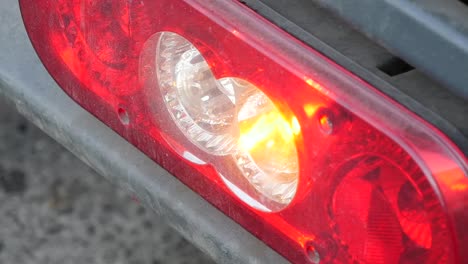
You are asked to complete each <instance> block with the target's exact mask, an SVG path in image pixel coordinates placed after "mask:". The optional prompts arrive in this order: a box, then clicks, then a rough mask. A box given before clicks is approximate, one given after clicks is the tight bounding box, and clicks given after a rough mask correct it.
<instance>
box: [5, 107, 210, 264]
mask: <svg viewBox="0 0 468 264" xmlns="http://www.w3.org/2000/svg"><path fill="white" fill-rule="evenodd" d="M0 201H1V203H0V263H4V264H10V263H12V264H22V263H34V264H55V263H57V264H59V263H60V264H63V263H79V264H81V263H83V264H91V263H112V264H114V263H115V264H119V263H125V264H126V263H129V264H140V263H141V264H157V263H212V261H211V260H210V259H209V258H208V257H207V256H205V255H204V254H203V253H201V252H200V251H199V250H198V249H196V248H195V247H194V246H193V245H191V244H190V243H189V242H187V241H186V240H184V239H183V238H182V237H181V236H179V235H178V234H176V233H175V231H173V230H172V229H171V228H169V227H168V226H167V225H166V224H165V223H164V222H162V221H161V220H160V219H158V218H157V217H156V216H155V215H154V214H152V213H151V212H149V211H148V210H145V208H143V207H142V206H140V205H139V204H138V203H137V202H135V201H133V200H132V199H131V197H130V196H129V195H128V194H127V193H125V192H123V191H121V190H119V189H117V188H115V187H114V186H112V185H111V184H110V183H109V182H107V181H106V180H104V178H102V177H101V176H99V175H96V173H94V172H93V170H92V169H90V168H89V167H87V166H86V165H85V164H83V163H82V162H80V161H79V160H78V159H77V158H75V157H74V156H73V155H72V154H71V153H69V152H68V151H67V150H65V149H64V148H63V147H62V146H60V145H59V144H57V143H56V142H55V141H54V140H52V139H51V138H49V137H48V136H46V135H45V134H44V133H42V132H41V131H40V130H39V129H37V128H36V127H34V126H33V125H32V124H30V123H29V122H27V121H26V120H25V119H24V118H22V117H21V116H20V115H18V114H17V113H16V112H15V110H13V109H12V108H11V107H8V106H7V105H5V104H4V103H3V100H2V99H1V98H0Z"/></svg>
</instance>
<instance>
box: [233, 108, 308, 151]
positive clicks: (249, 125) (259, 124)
mask: <svg viewBox="0 0 468 264" xmlns="http://www.w3.org/2000/svg"><path fill="white" fill-rule="evenodd" d="M240 131H241V136H240V138H239V145H240V146H241V147H242V148H243V149H245V150H248V151H250V150H253V149H254V148H255V147H256V146H257V145H259V144H260V143H265V144H266V147H267V148H272V147H273V146H278V145H282V144H289V143H292V142H293V141H294V137H295V135H298V134H299V133H300V131H301V127H300V124H299V122H298V121H297V118H296V117H293V118H292V119H291V123H289V122H288V121H287V120H286V119H285V118H284V117H283V116H282V115H281V113H279V112H278V111H271V112H268V113H266V114H263V115H261V116H260V117H258V118H256V119H254V120H253V121H251V120H247V121H243V122H241V124H240ZM278 143H280V144H278Z"/></svg>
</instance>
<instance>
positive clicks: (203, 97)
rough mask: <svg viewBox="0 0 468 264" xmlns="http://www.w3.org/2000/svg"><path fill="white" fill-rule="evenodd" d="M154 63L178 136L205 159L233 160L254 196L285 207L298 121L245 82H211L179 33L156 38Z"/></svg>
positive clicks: (292, 180)
mask: <svg viewBox="0 0 468 264" xmlns="http://www.w3.org/2000/svg"><path fill="white" fill-rule="evenodd" d="M157 64H158V67H157V68H158V72H157V73H158V80H159V85H160V89H161V93H162V96H163V100H164V102H165V104H166V106H167V108H168V109H169V113H170V115H171V117H172V119H173V120H174V121H175V123H176V124H177V126H178V127H179V128H180V130H181V131H182V133H183V134H184V135H185V136H186V137H187V138H188V139H189V140H190V141H191V142H192V143H194V144H195V145H196V146H197V147H199V148H201V149H202V150H204V151H205V152H207V153H209V154H212V155H216V156H226V155H232V156H233V158H234V160H235V164H236V165H237V168H238V169H239V170H240V172H241V173H242V175H243V176H244V177H245V178H246V179H247V180H248V182H249V183H250V184H251V185H252V186H253V187H254V188H255V190H256V191H257V192H258V193H260V194H261V195H264V196H265V197H267V198H268V199H271V200H273V201H274V202H276V203H280V204H288V203H289V202H290V201H291V200H292V198H293V197H294V194H295V192H296V187H297V179H298V170H299V169H298V161H297V160H298V158H297V153H296V147H295V142H294V139H295V135H296V134H298V133H300V127H299V124H298V122H297V120H296V119H293V120H290V121H288V120H286V118H285V117H284V116H283V115H282V113H281V112H280V111H279V110H278V109H277V108H276V107H275V105H274V103H273V102H272V101H271V100H270V99H269V98H268V97H267V96H266V95H265V94H264V93H263V92H261V91H260V90H259V89H258V88H257V87H255V86H254V85H252V84H250V83H249V82H247V81H244V80H241V79H237V78H230V77H227V78H221V79H216V78H215V76H214V75H213V73H212V71H211V68H210V66H209V65H208V63H207V61H206V60H205V59H204V58H203V56H202V55H201V53H200V51H199V50H198V49H196V48H195V47H194V46H193V45H192V44H191V43H190V42H189V41H187V40H186V39H185V38H183V37H181V36H180V35H178V34H175V33H170V32H164V33H160V39H159V44H158V48H157ZM230 173H232V172H228V173H223V175H225V176H224V177H223V179H229V177H228V176H226V175H229V174H230ZM231 184H232V183H231ZM228 186H229V185H228ZM254 196H255V195H254ZM244 200H245V199H244ZM249 200H250V199H249Z"/></svg>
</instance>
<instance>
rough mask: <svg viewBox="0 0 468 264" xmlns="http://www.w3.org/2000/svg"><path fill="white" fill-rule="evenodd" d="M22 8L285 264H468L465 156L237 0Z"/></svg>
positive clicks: (142, 145)
mask: <svg viewBox="0 0 468 264" xmlns="http://www.w3.org/2000/svg"><path fill="white" fill-rule="evenodd" d="M20 3H21V8H22V13H23V17H24V21H25V24H26V27H27V29H28V32H29V35H30V38H31V40H32V42H33V44H34V46H35V48H36V50H37V52H38V54H39V56H40V57H41V59H42V61H43V63H44V65H45V66H46V67H47V69H48V70H49V72H50V73H51V75H52V76H53V77H54V78H55V80H56V81H57V82H58V83H59V84H60V86H61V87H62V88H63V89H64V90H65V91H66V92H67V93H68V94H69V95H70V96H71V97H72V98H73V99H74V100H76V101H77V102H78V103H79V104H80V105H82V106H83V107H84V108H86V109H87V110H88V111H90V112H91V113H93V114H94V115H95V116H96V117H98V118H99V119H100V120H102V121H103V122H104V123H106V124H107V125H108V126H110V127H111V128H113V129H114V130H115V131H116V132H117V133H119V134H120V135H122V136H123V137H124V138H126V139H127V140H128V141H129V142H131V143H132V144H134V145H135V146H136V147H138V148H139V149H140V150H142V151H143V152H145V153H146V154H147V155H148V156H149V157H151V158H152V159H154V160H155V161H156V162H157V163H159V164H161V165H162V166H163V167H164V168H166V169H167V170H168V171H170V172H171V173H172V174H174V175H175V176H176V177H178V178H179V179H180V180H181V181H183V182H184V183H185V184H187V185H188V186H189V187H191V188H192V189H193V190H194V191H196V192H197V193H199V194H200V195H201V196H203V197H204V198H205V199H206V200H208V201H209V202H211V203H212V204H213V205H215V206H216V207H218V208H219V209H220V210H222V211H223V212H224V213H225V214H226V215H228V216H229V217H231V218H233V219H234V220H235V221H237V222H238V223H239V224H241V225H242V226H243V227H245V228H246V229H248V230H249V231H250V232H252V233H253V234H255V235H256V236H257V237H259V238H260V239H262V240H263V241H265V242H266V243H267V244H268V245H269V246H271V247H272V248H274V249H275V250H277V251H278V252H279V253H281V254H282V255H284V256H285V257H287V258H288V259H289V260H291V261H293V262H298V263H299V262H310V263H317V262H321V263H327V262H337V263H349V262H363V263H410V262H411V263H413V262H417V261H420V262H426V263H461V262H465V261H466V260H468V255H467V253H465V251H464V250H463V249H464V248H463V245H466V244H468V232H467V231H466V229H465V225H466V224H468V215H467V214H466V212H467V208H466V207H467V204H468V202H467V201H468V180H467V178H466V175H467V165H466V161H465V159H464V157H463V155H462V154H460V153H459V151H458V150H457V149H456V148H455V147H454V145H453V144H452V143H451V142H450V141H448V140H447V139H446V137H445V136H444V135H443V134H441V133H440V132H438V131H437V130H436V129H434V128H433V127H432V126H430V125H428V124H427V123H425V122H424V121H422V120H421V119H419V118H418V117H417V116H415V115H414V114H412V113H411V112H409V111H407V110H406V109H404V108H403V107H401V106H400V105H398V104H396V103H395V102H393V101H391V100H390V99H388V98H387V97H385V96H384V95H382V94H381V93H379V92H378V91H376V90H375V89H374V88H373V87H370V86H369V85H368V84H366V83H365V82H363V81H362V80H360V79H358V78H357V77H355V76H353V75H351V74H350V73H349V72H347V71H346V70H344V69H342V68H341V67H339V66H338V65H336V64H334V63H333V62H331V61H329V60H328V59H326V58H325V57H323V56H322V55H320V54H318V53H317V52H316V51H314V50H312V49H311V48H309V47H307V46H305V45H303V44H302V43H300V42H298V41H297V40H295V39H294V38H292V37H291V36H289V35H288V34H286V33H285V32H283V31H281V30H280V29H278V28H276V27H275V26H273V25H271V24H270V23H269V22H267V21H265V20H263V19H262V18H260V17H259V16H258V15H256V14H255V13H253V12H251V11H250V10H248V9H247V8H246V7H245V6H243V5H241V4H240V3H237V2H231V1H221V0H216V1H201V0H185V1H182V0H159V1H150V0H142V1H124V0H119V1H110V0H103V1H91V0H73V1H69V0H67V1H65V0H54V1H49V0H21V1H20ZM168 47H169V48H168ZM174 61H175V62H174ZM171 67H172V68H171ZM165 74H167V76H169V77H167V78H168V79H167V80H170V81H168V82H167V83H166V84H164V82H163V81H162V79H164V78H165V76H166V75H165ZM171 76H172V77H171ZM171 78H172V79H171ZM200 84H203V85H200ZM174 87H175V88H174ZM194 87H195V88H194ZM233 87H234V88H235V89H234V88H233ZM171 89H176V90H175V91H176V92H177V93H174V94H176V95H177V96H178V97H177V96H175V97H177V98H175V97H174V96H173V94H172V92H171V91H172V90H171ZM177 89H178V90H177ZM239 91H240V92H239ZM171 96H172V97H171ZM187 98H189V99H187ZM252 98H253V99H252ZM176 99H177V100H176ZM238 102H242V103H241V104H240V105H239V103H238ZM231 104H232V106H231ZM212 105H215V106H216V107H211V106H212ZM230 107H231V108H230ZM243 109H244V110H243ZM245 109H247V110H245ZM259 109H260V110H261V111H260V110H259ZM252 111H253V112H255V111H257V112H255V114H256V115H254V114H252ZM262 111H263V112H262ZM251 114H252V115H251ZM240 116H242V118H245V119H242V118H241V117H240ZM252 116H253V117H252ZM184 120H185V121H184ZM233 120H234V121H233ZM232 122H234V123H235V124H234V125H231V123H232ZM236 122H237V123H236ZM77 125H79V124H77ZM191 131H192V132H191ZM193 131H195V132H193ZM233 131H234V132H233ZM252 131H254V132H252ZM250 132H252V133H250ZM249 133H250V134H249ZM239 134H240V136H239ZM213 135H217V136H216V137H215V136H213ZM226 135H227V136H226ZM242 135H248V136H247V137H245V140H242ZM260 135H261V136H260ZM232 138H233V139H232ZM238 138H240V139H239V141H236V140H237V139H238ZM254 139H255V140H254ZM223 140H224V141H223ZM229 140H231V141H229ZM232 140H233V141H232ZM251 141H252V142H253V143H252V142H251ZM220 142H221V143H222V142H225V144H221V143H220ZM229 142H231V143H232V144H233V146H232V147H226V146H229V144H230V143H229ZM228 143H229V144H228ZM278 143H282V145H281V147H278V146H279V145H278ZM238 145H245V146H247V147H245V148H249V146H253V145H255V146H256V147H255V149H253V150H251V151H250V149H249V151H250V152H248V153H247V154H248V155H247V154H245V152H240V150H238V149H240V148H239V147H238ZM288 146H289V147H290V148H288ZM292 146H294V147H292ZM233 149H237V150H236V151H233ZM296 156H297V160H296V159H294V158H291V157H296ZM246 159H247V161H246ZM259 172H261V173H263V174H259ZM174 198H175V199H177V194H174Z"/></svg>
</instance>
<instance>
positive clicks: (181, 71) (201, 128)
mask: <svg viewBox="0 0 468 264" xmlns="http://www.w3.org/2000/svg"><path fill="white" fill-rule="evenodd" d="M157 49H158V50H157V62H158V65H157V66H158V67H157V69H158V80H159V85H160V88H161V93H162V95H163V100H164V102H165V103H166V106H167V108H168V109H169V112H170V114H171V116H172V118H173V120H174V121H175V122H176V124H177V126H178V127H179V128H180V129H181V131H182V132H183V133H184V134H185V136H186V137H187V138H188V139H189V140H190V141H191V142H192V143H194V144H195V145H197V146H198V147H200V148H201V149H202V150H204V151H206V152H208V153H210V154H213V155H227V154H229V153H232V152H233V150H234V148H235V146H236V138H237V135H236V133H235V131H236V130H235V122H234V121H235V114H236V106H235V102H234V96H233V90H232V89H231V90H230V89H226V88H224V87H223V85H222V83H221V82H219V81H218V80H216V79H215V78H214V76H213V73H212V72H211V70H210V66H209V65H208V64H207V62H206V61H205V59H204V58H203V57H202V55H201V54H200V52H199V51H198V50H197V49H196V48H195V47H194V46H193V45H191V44H190V43H189V42H188V41H187V40H186V39H184V38H182V37H180V36H179V35H177V34H174V33H169V32H165V33H161V37H160V41H159V45H158V48H157Z"/></svg>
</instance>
